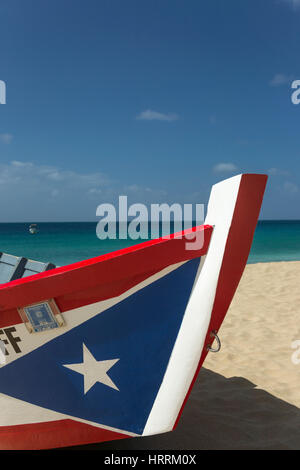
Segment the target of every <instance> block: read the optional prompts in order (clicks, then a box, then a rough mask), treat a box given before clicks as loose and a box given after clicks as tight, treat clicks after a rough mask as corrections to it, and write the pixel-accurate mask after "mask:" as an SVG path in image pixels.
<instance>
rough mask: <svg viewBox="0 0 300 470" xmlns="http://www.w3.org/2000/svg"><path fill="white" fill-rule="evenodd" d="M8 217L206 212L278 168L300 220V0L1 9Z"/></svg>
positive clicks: (285, 203)
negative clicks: (216, 199)
mask: <svg viewBox="0 0 300 470" xmlns="http://www.w3.org/2000/svg"><path fill="white" fill-rule="evenodd" d="M0 17H1V28H0V58H1V61H0V80H1V81H3V82H5V84H6V104H0V222H12V221H28V222H35V221H52V220H53V221H54V220H56V221H75V220H78V221H81V220H82V221H84V220H91V221H92V220H96V208H97V206H98V205H99V204H101V203H116V202H117V200H118V196H119V195H128V198H129V203H136V202H138V203H140V202H144V203H147V204H150V203H163V202H167V203H169V204H171V203H193V204H195V203H206V202H207V199H208V196H209V191H210V188H211V185H212V184H214V183H216V182H218V181H220V180H222V179H226V178H228V177H231V176H233V175H235V174H240V173H267V174H268V175H269V180H268V185H267V190H266V195H265V199H264V203H263V208H262V212H261V218H263V219H300V132H299V131H300V105H295V104H293V103H292V100H291V95H292V89H291V84H292V82H293V81H294V80H297V79H300V62H299V53H300V37H299V36H300V0H263V1H261V0H243V1H241V0H227V1H225V0H209V1H208V0H207V1H204V0H202V1H199V0H163V1H162V0H85V1H83V0H26V1H24V0H1V2H0Z"/></svg>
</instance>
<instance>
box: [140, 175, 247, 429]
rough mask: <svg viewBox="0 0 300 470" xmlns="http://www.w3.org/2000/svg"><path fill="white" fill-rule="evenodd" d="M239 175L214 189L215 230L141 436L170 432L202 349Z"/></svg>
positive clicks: (211, 211) (210, 216) (210, 215)
mask: <svg viewBox="0 0 300 470" xmlns="http://www.w3.org/2000/svg"><path fill="white" fill-rule="evenodd" d="M241 176H242V175H238V176H235V177H233V178H230V179H228V180H225V181H222V182H221V183H219V184H216V185H214V186H213V188H212V191H211V195H210V199H209V203H208V213H207V217H206V219H205V224H209V225H213V226H214V230H213V234H212V238H211V241H210V245H209V250H208V253H207V255H206V257H205V259H204V260H202V262H201V264H200V266H199V271H198V274H197V277H196V279H197V281H196V283H195V285H194V288H193V290H192V293H191V296H190V299H189V302H188V305H187V307H186V311H185V314H184V317H183V321H182V324H181V327H180V330H179V333H178V336H177V339H176V342H175V346H174V349H173V351H172V354H171V357H170V361H169V364H168V367H167V370H166V373H165V376H164V379H163V382H162V384H161V387H160V389H159V392H158V395H157V397H156V399H155V401H154V404H153V407H152V410H151V412H150V415H149V418H148V420H147V423H146V426H145V428H144V432H143V435H151V434H158V433H162V432H167V431H170V430H172V429H173V427H174V424H175V421H176V419H177V416H178V413H179V411H180V408H181V406H182V403H183V401H184V398H185V396H186V394H187V392H188V389H189V387H190V384H191V382H192V380H193V377H194V375H195V372H196V369H197V366H198V362H199V359H200V356H201V353H202V350H203V347H204V340H205V337H206V334H207V330H208V326H209V322H210V318H211V312H212V308H213V303H214V299H215V294H216V287H217V282H218V278H219V273H220V269H221V265H222V260H223V256H224V251H225V246H226V242H227V237H228V232H229V229H230V225H231V221H232V217H233V212H234V208H235V204H236V199H237V195H238V190H239V186H240V182H241Z"/></svg>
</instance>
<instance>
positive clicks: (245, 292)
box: [89, 262, 300, 450]
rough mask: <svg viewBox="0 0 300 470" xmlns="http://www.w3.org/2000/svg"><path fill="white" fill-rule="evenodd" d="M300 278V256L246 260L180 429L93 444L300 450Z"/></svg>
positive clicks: (99, 447)
mask: <svg viewBox="0 0 300 470" xmlns="http://www.w3.org/2000/svg"><path fill="white" fill-rule="evenodd" d="M299 281H300V262H280V263H261V264H252V265H247V267H246V269H245V272H244V274H243V277H242V280H241V282H240V285H239V287H238V290H237V292H236V294H235V297H234V299H233V302H232V304H231V306H230V309H229V311H228V313H227V316H226V318H225V320H224V323H223V325H222V327H221V329H220V331H219V336H220V339H221V341H222V349H221V351H220V352H219V353H217V354H213V353H210V354H209V355H208V357H207V359H206V361H205V363H204V366H203V368H202V369H201V371H200V374H199V376H198V379H197V381H196V383H195V386H194V388H193V391H192V393H191V396H190V398H189V400H188V402H187V405H186V407H185V410H184V413H183V415H182V418H181V420H180V422H179V425H178V427H177V429H176V430H175V431H173V432H172V433H167V434H163V435H158V436H150V437H146V438H136V439H125V440H122V441H114V442H109V443H102V444H98V445H96V446H89V447H90V448H92V447H94V448H98V449H103V450H114V449H127V450H131V449H145V450H147V449H199V450H203V449H300V409H299V408H300V364H299V365H297V364H294V363H293V362H292V359H291V358H292V354H293V353H295V351H296V350H295V349H292V347H291V344H292V342H293V341H295V340H299V345H300V282H299ZM298 348H299V351H300V346H298ZM298 357H299V358H300V353H299V356H298Z"/></svg>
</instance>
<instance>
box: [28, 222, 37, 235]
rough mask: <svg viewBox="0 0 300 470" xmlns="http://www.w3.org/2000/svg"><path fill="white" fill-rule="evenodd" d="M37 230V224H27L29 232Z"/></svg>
mask: <svg viewBox="0 0 300 470" xmlns="http://www.w3.org/2000/svg"><path fill="white" fill-rule="evenodd" d="M37 232H38V226H37V224H30V225H29V233H32V234H34V233H37Z"/></svg>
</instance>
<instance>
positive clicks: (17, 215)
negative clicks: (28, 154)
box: [0, 160, 164, 222]
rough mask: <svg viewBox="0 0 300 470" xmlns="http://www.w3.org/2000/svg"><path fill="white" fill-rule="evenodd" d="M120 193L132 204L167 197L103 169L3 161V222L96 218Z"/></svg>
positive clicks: (0, 196) (0, 206)
mask: <svg viewBox="0 0 300 470" xmlns="http://www.w3.org/2000/svg"><path fill="white" fill-rule="evenodd" d="M120 194H127V195H128V197H129V199H131V201H128V203H130V204H131V203H133V202H143V203H151V202H161V200H162V198H164V193H163V192H162V191H160V190H159V189H150V188H147V187H143V186H138V185H136V184H134V182H133V183H132V184H131V185H125V184H120V182H119V181H116V180H114V179H112V178H110V177H109V176H107V175H105V174H103V173H101V172H93V173H92V172H89V173H79V172H77V171H73V170H68V169H61V168H59V167H56V166H50V165H49V166H48V165H37V164H35V163H33V162H26V161H19V160H14V161H11V162H10V163H5V164H1V163H0V214H1V217H0V222H5V221H22V220H23V221H29V222H30V221H32V220H38V221H49V220H61V221H70V220H71V221H72V220H96V208H97V206H98V205H99V204H101V203H103V202H109V203H112V204H117V202H118V197H119V195H120ZM8 201H9V204H8V203H7V202H8Z"/></svg>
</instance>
